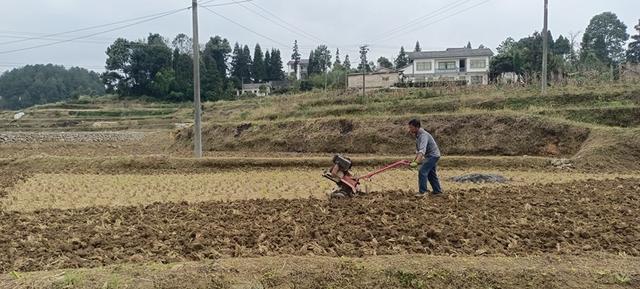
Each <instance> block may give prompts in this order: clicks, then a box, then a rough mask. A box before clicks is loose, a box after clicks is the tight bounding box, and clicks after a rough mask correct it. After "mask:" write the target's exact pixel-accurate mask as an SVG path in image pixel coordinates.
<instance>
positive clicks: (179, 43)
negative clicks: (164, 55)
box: [171, 33, 193, 55]
mask: <svg viewBox="0 0 640 289" xmlns="http://www.w3.org/2000/svg"><path fill="white" fill-rule="evenodd" d="M171 45H172V46H173V49H174V50H175V49H178V52H180V53H183V54H189V55H191V54H193V40H192V39H191V37H189V36H187V35H186V34H184V33H180V34H178V35H177V36H176V38H174V39H173V41H171Z"/></svg>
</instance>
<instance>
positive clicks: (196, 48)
mask: <svg viewBox="0 0 640 289" xmlns="http://www.w3.org/2000/svg"><path fill="white" fill-rule="evenodd" d="M191 13H192V15H193V106H194V111H195V113H194V114H195V122H194V126H193V155H194V156H195V157H196V158H201V157H202V111H201V110H202V107H201V105H200V42H199V41H198V1H197V0H191Z"/></svg>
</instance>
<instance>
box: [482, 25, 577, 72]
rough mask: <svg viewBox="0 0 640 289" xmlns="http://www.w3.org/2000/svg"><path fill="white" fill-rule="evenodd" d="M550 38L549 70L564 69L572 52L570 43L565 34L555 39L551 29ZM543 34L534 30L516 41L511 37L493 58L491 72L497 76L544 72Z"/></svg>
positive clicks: (560, 70) (503, 43) (558, 70)
mask: <svg viewBox="0 0 640 289" xmlns="http://www.w3.org/2000/svg"><path fill="white" fill-rule="evenodd" d="M547 37H548V39H549V47H550V48H551V49H550V50H549V55H548V56H549V71H550V72H552V73H561V72H563V71H564V69H563V67H564V66H565V60H564V59H565V55H567V54H569V53H570V52H571V49H570V46H571V45H570V43H569V41H568V39H567V38H565V37H564V36H560V37H558V39H557V40H556V41H554V40H553V35H552V34H551V31H549V32H548V33H547ZM542 42H543V38H542V35H541V34H540V33H538V32H534V33H533V34H532V35H531V36H528V37H525V38H522V39H520V40H518V41H515V40H514V39H513V38H511V37H509V38H507V39H505V40H504V41H503V42H502V43H501V44H500V45H499V46H498V48H497V51H498V54H497V55H496V56H495V57H493V58H492V59H491V66H490V67H491V74H492V75H494V76H496V75H500V74H502V73H504V72H515V73H517V74H519V75H525V74H526V75H536V74H539V73H541V72H542V66H541V64H542V53H543V51H542Z"/></svg>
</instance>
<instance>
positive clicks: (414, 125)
mask: <svg viewBox="0 0 640 289" xmlns="http://www.w3.org/2000/svg"><path fill="white" fill-rule="evenodd" d="M420 127H422V125H421V124H420V120H419V119H417V118H414V119H412V120H410V121H409V123H408V124H407V130H408V131H409V133H411V134H413V135H416V134H417V133H418V131H419V130H420Z"/></svg>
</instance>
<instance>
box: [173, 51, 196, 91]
mask: <svg viewBox="0 0 640 289" xmlns="http://www.w3.org/2000/svg"><path fill="white" fill-rule="evenodd" d="M173 72H174V77H175V87H174V90H173V91H171V92H170V95H171V97H170V100H171V101H187V100H190V99H191V96H192V95H193V59H192V58H191V56H190V55H189V54H185V53H181V52H180V48H178V47H176V48H175V49H174V50H173Z"/></svg>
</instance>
